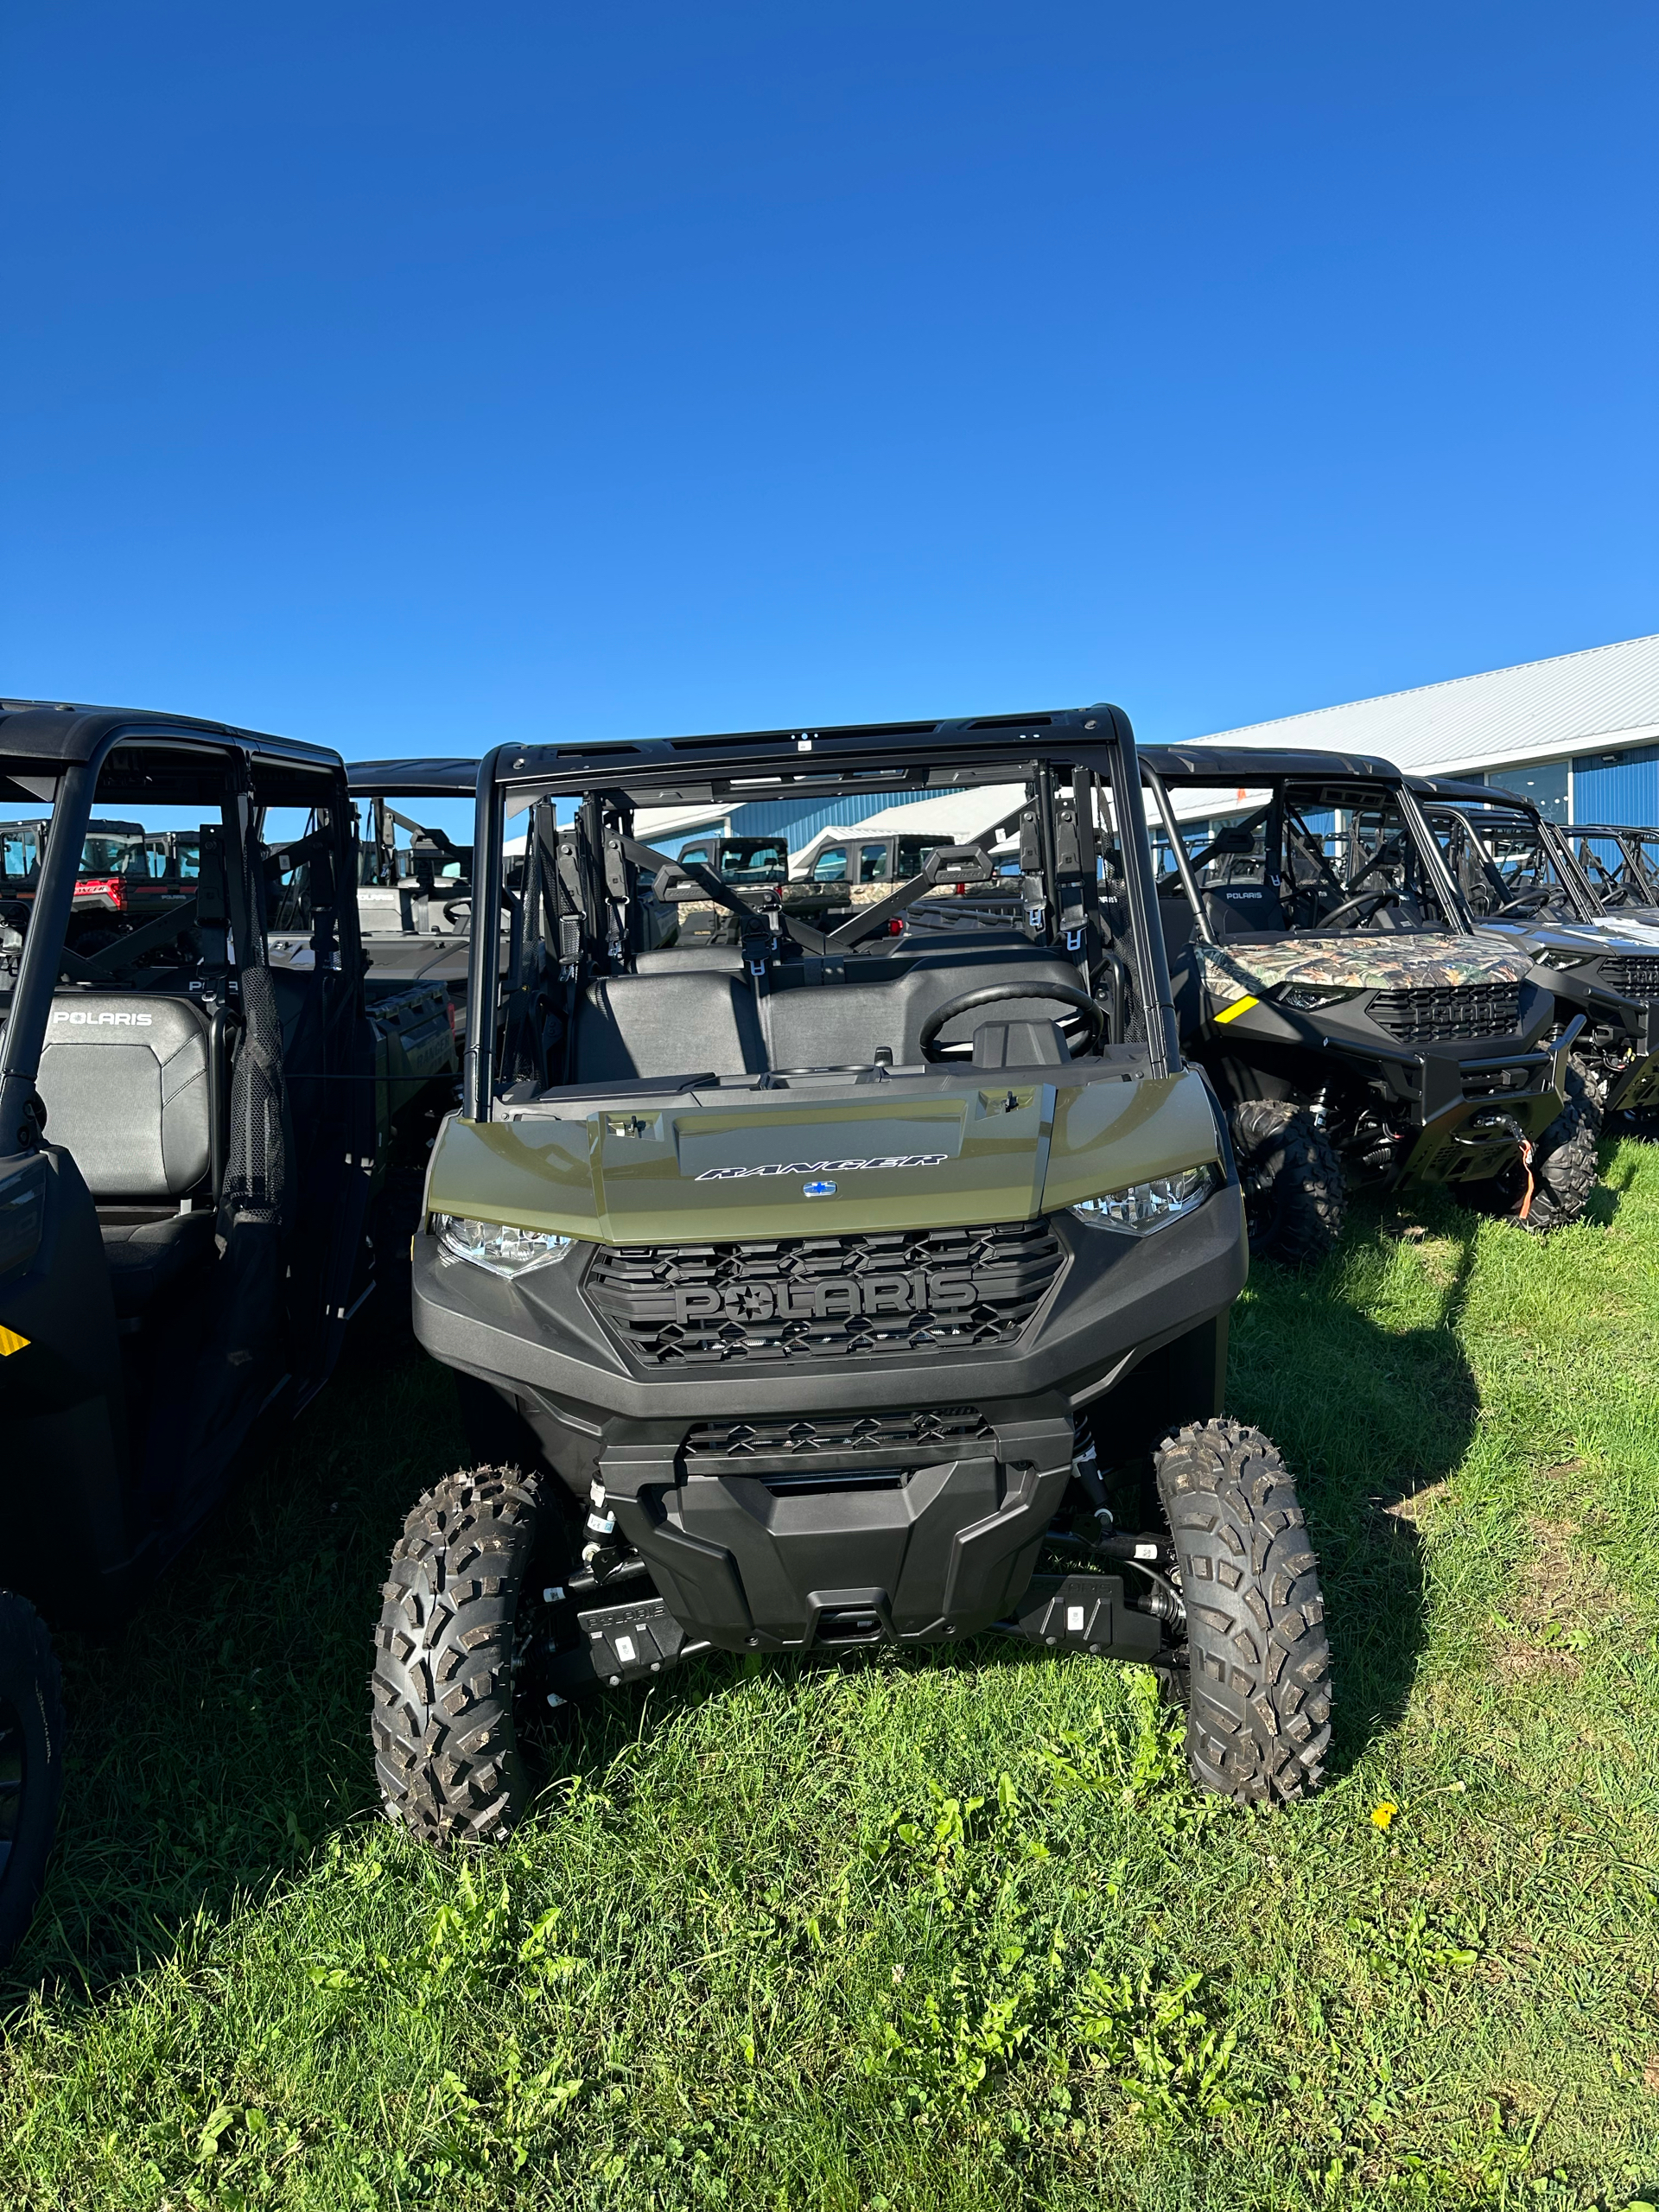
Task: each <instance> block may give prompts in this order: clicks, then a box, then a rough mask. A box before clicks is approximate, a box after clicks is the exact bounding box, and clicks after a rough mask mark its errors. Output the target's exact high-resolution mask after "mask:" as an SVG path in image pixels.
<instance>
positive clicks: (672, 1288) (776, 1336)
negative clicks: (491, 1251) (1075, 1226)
mask: <svg viewBox="0 0 1659 2212" xmlns="http://www.w3.org/2000/svg"><path fill="white" fill-rule="evenodd" d="M1064 1258H1065V1253H1064V1251H1063V1249H1062V1248H1061V1245H1060V1243H1059V1240H1058V1237H1057V1236H1055V1235H1054V1233H1053V1231H1052V1230H1051V1229H1050V1227H1049V1225H1048V1224H1047V1223H1046V1222H1045V1221H1016V1222H1008V1223H1005V1224H998V1225H995V1226H993V1227H991V1228H988V1229H916V1230H886V1231H873V1232H871V1233H870V1234H868V1235H864V1236H781V1237H777V1238H774V1239H772V1240H771V1241H769V1242H766V1243H743V1244H633V1245H618V1246H615V1247H610V1246H603V1247H601V1248H600V1249H599V1250H598V1251H597V1253H596V1254H595V1255H594V1259H593V1261H592V1262H590V1263H589V1266H588V1274H587V1278H586V1281H585V1284H584V1291H585V1294H586V1296H587V1298H588V1303H589V1304H590V1305H591V1306H593V1307H594V1310H595V1311H596V1312H597V1313H601V1315H602V1316H603V1317H604V1319H606V1321H607V1322H608V1323H609V1325H610V1326H611V1327H612V1329H613V1330H614V1331H615V1332H616V1334H617V1335H618V1336H619V1337H620V1338H621V1340H622V1342H623V1343H624V1344H626V1345H627V1347H628V1349H629V1350H630V1351H632V1352H633V1353H634V1355H635V1356H636V1357H638V1358H639V1359H641V1360H644V1361H645V1362H646V1363H649V1364H652V1365H656V1366H668V1365H677V1364H678V1363H681V1362H686V1363H692V1362H695V1363H699V1364H702V1365H715V1364H718V1363H720V1362H721V1361H724V1360H733V1359H743V1360H766V1361H769V1362H770V1361H784V1360H789V1359H810V1358H829V1359H834V1358H843V1359H844V1358H848V1357H856V1358H870V1357H882V1356H884V1355H885V1356H893V1355H898V1356H901V1357H903V1356H909V1357H915V1356H917V1355H920V1356H923V1357H925V1356H926V1355H927V1354H928V1353H930V1352H938V1351H968V1350H969V1349H971V1348H972V1347H974V1346H976V1345H989V1344H1010V1343H1012V1342H1013V1341H1014V1338H1016V1337H1018V1336H1019V1334H1020V1332H1021V1331H1022V1330H1023V1329H1024V1328H1025V1326H1026V1325H1027V1322H1028V1321H1029V1320H1030V1319H1031V1318H1032V1316H1033V1314H1034V1313H1035V1312H1036V1311H1037V1308H1038V1306H1039V1305H1040V1304H1041V1302H1042V1300H1043V1296H1044V1294H1045V1293H1046V1291H1047V1289H1048V1287H1049V1286H1050V1284H1051V1283H1052V1281H1054V1279H1055V1277H1056V1275H1058V1273H1059V1271H1060V1266H1061V1262H1062V1261H1063V1260H1064Z"/></svg>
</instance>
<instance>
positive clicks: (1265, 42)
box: [0, 0, 1659, 756]
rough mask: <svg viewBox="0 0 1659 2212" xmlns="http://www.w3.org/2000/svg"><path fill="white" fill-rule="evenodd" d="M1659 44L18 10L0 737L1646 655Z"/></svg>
mask: <svg viewBox="0 0 1659 2212" xmlns="http://www.w3.org/2000/svg"><path fill="white" fill-rule="evenodd" d="M1656 48H1659V17H1656V15H1655V12H1654V10H1652V8H1651V7H1649V6H1631V5H1627V4H1620V0H1611V4H1602V5H1599V6H1598V7H1596V8H1593V9H1586V10H1573V9H1563V8H1560V7H1559V6H1550V7H1542V6H1538V5H1527V4H1523V5H1520V6H1514V5H1502V6H1500V5H1484V6H1462V5H1458V4H1455V0H1453V4H1450V5H1446V4H1440V5H1436V6H1434V7H1432V8H1429V7H1421V6H1411V5H1408V6H1405V7H1396V8H1391V9H1371V10H1356V9H1351V8H1349V9H1333V8H1331V7H1330V6H1328V5H1320V6H1318V7H1314V6H1308V5H1287V6H1278V7H1273V8H1268V9H1255V10H1247V9H1242V8H1239V7H1238V6H1236V5H1228V6H1225V7H1223V6H1216V5H1207V4H1206V5H1192V6H1185V7H1173V8H1147V7H1139V8H1135V9H1133V10H1131V9H1128V8H1123V7H1115V6H1112V5H1099V4H1096V5H1093V6H1084V7H1076V8H1071V7H1065V6H1043V5H1041V4H1037V5H1027V6H1024V7H1010V6H1007V5H1006V4H1002V5H998V6H995V7H991V6H985V5H979V4H973V3H972V0H952V4H950V5H949V6H945V5H938V6H934V5H914V4H907V0H880V4H855V5H839V4H835V3H834V0H826V4H823V5H820V6H817V7H816V8H810V9H806V8H780V7H779V6H777V5H776V4H772V5H768V6H760V5H753V6H751V5H737V6H728V5H720V4H715V5H699V6H696V7H687V6H684V5H672V6H671V5H664V4H658V0H636V3H635V4H622V5H617V6H613V7H610V8H606V9H598V8H592V9H584V10H575V9H573V8H570V7H568V6H563V5H559V4H556V0H537V4H526V0H499V3H493V0H484V4H480V5H475V6H473V7H470V8H456V7H454V6H453V5H452V6H446V7H443V8H439V7H436V6H434V5H431V4H429V0H413V3H412V4H410V0H403V4H399V5H397V6H396V7H394V6H392V5H391V4H388V3H387V0H345V4H341V0H332V4H330V5H328V6H326V7H323V6H317V5H314V4H309V0H289V4H288V5H285V6H283V7H280V8H264V9H251V8H241V7H227V6H226V5H225V4H223V0H215V4H213V5H211V6H210V5H207V4H177V0H149V4H146V5H144V6H143V7H132V6H130V5H124V6H116V5H113V4H111V0H53V4H49V5H41V6H34V7H14V8H12V9H10V10H8V11H7V12H6V16H5V21H4V27H3V30H0V70H3V84H4V92H5V98H4V114H5V123H4V129H3V135H0V164H3V192H4V215H3V237H4V242H5V243H4V265H5V270H6V295H7V309H6V338H5V342H4V345H3V347H0V433H3V435H0V482H3V490H4V514H5V530H4V536H3V546H4V550H3V555H0V691H4V692H6V693H9V694H11V695H13V696H16V695H17V694H20V693H21V694H36V695H40V694H43V695H45V696H50V697H54V698H73V699H94V700H111V701H117V702H141V703H143V704H146V705H157V706H168V707H175V708H179V709H185V710H188V711H190V712H193V713H200V714H207V715H220V716H224V717H226V718H228V719H232V720H237V721H245V722H251V723H253V724H256V725H258V726H262V727H265V728H276V729H280V730H284V731H288V732H291V733H293V734H297V735H301V736H305V737H310V738H315V739H318V740H321V741H325V742H331V743H334V744H335V745H338V746H340V747H341V748H342V749H343V750H344V751H345V752H346V753H347V755H348V756H360V755H363V754H367V753H384V752H388V751H393V750H402V749H404V748H408V749H410V750H416V751H418V750H432V749H440V748H442V749H449V748H453V747H469V746H472V745H474V744H477V743H481V742H483V741H487V740H488V739H489V738H491V737H492V736H493V735H495V734H499V735H511V734H517V733H519V732H524V733H527V734H537V735H547V736H558V735H563V734H577V733H588V734H624V733H638V732H645V731H659V730H667V729H710V728H734V727H747V726H755V725H767V724H772V723H784V724H790V723H800V722H817V721H845V720H857V719H864V718H868V717H876V716H884V715H904V716H909V715H918V714H931V713H947V714H948V713H957V712H983V711H988V710H995V709H1015V708H1019V707H1022V706H1039V705H1047V704H1051V703H1071V702H1077V701H1082V700H1086V699H1093V698H1096V697H1099V696H1103V695H1104V696H1109V697H1111V698H1115V699H1116V700H1118V701H1119V702H1121V703H1122V704H1123V705H1124V706H1126V707H1127V708H1128V710H1129V712H1130V714H1131V715H1132V716H1133V717H1134V718H1135V722H1136V725H1137V727H1138V728H1140V729H1141V732H1142V734H1144V735H1147V736H1151V737H1164V738H1168V737H1174V736H1180V735H1191V734H1198V733H1200V732H1203V731H1205V730H1211V729H1215V728H1225V727H1227V726H1229V725H1230V724H1234V723H1237V722H1241V721H1249V720H1253V719H1255V718H1259V717H1262V716H1265V715H1274V714H1280V713H1286V712H1292V711H1294V710H1296V709H1300V708H1303V707H1308V706H1318V705H1323V704H1325V703H1328V702H1332V701H1333V700H1337V699H1342V698H1351V697H1355V696H1363V695H1364V694H1366V693H1369V692H1372V691H1376V690H1389V689H1393V688H1395V687H1396V686H1400V685H1403V684H1409V683H1421V682H1427V681H1432V680H1433V679H1435V678H1437V677H1444V676H1452V675H1460V674H1464V673H1466V672H1469V671H1473V670H1476V669H1480V668H1485V667H1492V666H1496V665H1500V664H1503V663H1505V662H1509V661H1514V660H1521V659H1528V658H1535V657H1536V656H1539V655H1542V654H1547V653H1554V652H1564V651H1568V650H1571V649H1573V648H1575V647H1578V646H1582V645H1596V644H1600V643H1604V642H1605V641H1607V640H1609V639H1615V638H1620V637H1626V636H1630V635H1634V634H1636V633H1638V632H1643V631H1647V630H1651V629H1653V628H1655V627H1659V606H1656V582H1659V553H1656V540H1659V527H1656V499H1655V492H1656V484H1655V476H1656V469H1655V423H1656V398H1659V391H1656V361H1659V331H1656V327H1655V326H1656V321H1659V314H1656V254H1655V228H1656V198H1655V183H1656V178H1655V168H1656V156H1655V143H1656V134H1655V130H1654V122H1653V114H1654V93H1655V82H1656V75H1655V64H1656V59H1659V55H1656Z"/></svg>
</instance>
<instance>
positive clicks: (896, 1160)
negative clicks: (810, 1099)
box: [696, 1152, 950, 1183]
mask: <svg viewBox="0 0 1659 2212" xmlns="http://www.w3.org/2000/svg"><path fill="white" fill-rule="evenodd" d="M949 1157H950V1155H949V1154H947V1153H943V1152H889V1153H885V1154H882V1156H881V1157H880V1159H879V1160H779V1161H778V1162H777V1163H776V1164H775V1165H772V1166H765V1167H705V1168H704V1169H703V1171H702V1174H701V1175H699V1176H698V1177H697V1178H696V1180H697V1181H698V1182H699V1183H735V1182H737V1181H739V1180H741V1179H745V1178H747V1177H748V1176H750V1175H851V1174H854V1173H856V1171H857V1170H858V1169H860V1168H861V1167H943V1166H944V1163H945V1161H946V1160H947V1159H948V1158H949Z"/></svg>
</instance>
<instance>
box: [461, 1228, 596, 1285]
mask: <svg viewBox="0 0 1659 2212" xmlns="http://www.w3.org/2000/svg"><path fill="white" fill-rule="evenodd" d="M432 1226H433V1228H434V1229H435V1230H436V1231H437V1232H438V1243H439V1246H440V1247H441V1249H442V1251H443V1254H444V1256H445V1257H446V1258H447V1259H451V1260H470V1261H471V1262H472V1263H473V1265H474V1267H475V1268H487V1269H488V1270H489V1272H490V1273H491V1274H493V1275H505V1276H506V1278H507V1279H508V1281H512V1279H513V1277H514V1276H516V1275H527V1274H529V1273H530V1271H531V1268H545V1267H550V1266H551V1264H552V1263H553V1262H554V1261H555V1260H562V1259H563V1257H564V1255H565V1254H566V1253H567V1252H568V1251H569V1249H570V1246H571V1243H572V1241H573V1240H572V1239H571V1238H570V1237H569V1236H555V1235H554V1233H553V1231H552V1230H550V1229H519V1228H518V1227H517V1226H516V1225H515V1224H513V1223H512V1222H499V1221H468V1220H467V1219H465V1218H464V1217H462V1216H461V1215H460V1214H453V1213H435V1214H434V1215H433V1217H432Z"/></svg>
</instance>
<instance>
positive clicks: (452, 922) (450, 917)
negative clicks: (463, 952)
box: [443, 899, 473, 930]
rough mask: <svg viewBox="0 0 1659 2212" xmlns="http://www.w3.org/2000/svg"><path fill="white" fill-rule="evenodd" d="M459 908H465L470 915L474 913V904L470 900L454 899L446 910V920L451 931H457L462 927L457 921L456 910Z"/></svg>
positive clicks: (444, 916) (444, 914)
mask: <svg viewBox="0 0 1659 2212" xmlns="http://www.w3.org/2000/svg"><path fill="white" fill-rule="evenodd" d="M457 906H465V907H466V909H467V912H468V914H470V913H471V912H472V908H473V902H472V900H471V899H450V901H449V903H448V906H446V907H445V908H444V910H443V918H444V920H445V921H446V922H448V925H449V926H450V928H451V929H456V930H458V929H459V928H460V927H461V924H460V923H459V922H458V921H457V920H456V919H455V909H456V907H457Z"/></svg>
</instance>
